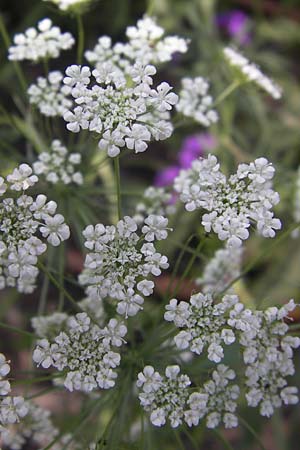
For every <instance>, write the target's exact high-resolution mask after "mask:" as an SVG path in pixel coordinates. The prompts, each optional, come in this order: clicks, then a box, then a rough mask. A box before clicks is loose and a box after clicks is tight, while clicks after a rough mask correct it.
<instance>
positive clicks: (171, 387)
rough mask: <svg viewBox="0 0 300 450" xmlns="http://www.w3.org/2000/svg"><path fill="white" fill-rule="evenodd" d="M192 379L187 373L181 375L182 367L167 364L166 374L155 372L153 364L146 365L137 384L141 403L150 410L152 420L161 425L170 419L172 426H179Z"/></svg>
mask: <svg viewBox="0 0 300 450" xmlns="http://www.w3.org/2000/svg"><path fill="white" fill-rule="evenodd" d="M190 384H191V381H190V379H189V377H188V376H187V375H180V367H179V366H177V365H175V366H167V368H166V370H165V376H164V377H162V376H161V375H160V374H159V373H158V372H155V370H154V368H153V367H152V366H145V367H144V370H143V372H140V373H139V374H138V380H137V386H138V387H139V388H141V389H142V392H141V393H140V394H139V399H140V402H141V405H142V406H143V408H144V409H145V410H146V411H149V412H150V421H151V422H152V424H153V425H155V426H157V427H160V426H162V425H164V424H165V423H166V419H169V420H170V423H171V427H173V428H176V427H178V426H179V425H180V424H181V423H182V420H183V418H184V410H185V406H186V401H187V398H188V391H187V387H188V386H189V385H190Z"/></svg>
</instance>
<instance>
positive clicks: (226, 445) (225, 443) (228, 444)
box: [212, 429, 234, 450]
mask: <svg viewBox="0 0 300 450" xmlns="http://www.w3.org/2000/svg"><path fill="white" fill-rule="evenodd" d="M212 432H213V433H214V434H215V435H216V436H217V437H218V439H220V441H221V442H222V444H223V445H224V448H226V449H227V450H234V449H233V447H232V445H231V444H230V442H229V441H228V440H227V439H225V437H224V436H223V435H222V433H220V431H218V430H214V429H213V430H212Z"/></svg>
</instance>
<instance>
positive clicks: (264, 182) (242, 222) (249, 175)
mask: <svg viewBox="0 0 300 450" xmlns="http://www.w3.org/2000/svg"><path fill="white" fill-rule="evenodd" d="M274 173H275V169H274V167H273V166H272V164H271V163H269V162H268V160H267V159H266V158H258V159H256V160H255V161H254V162H251V163H250V164H239V166H238V170H237V173H236V174H234V175H231V176H230V177H229V178H228V179H227V178H226V176H225V175H224V174H223V173H222V172H221V171H220V165H219V163H218V160H217V158H216V157H215V156H214V155H211V154H210V155H208V157H207V158H199V159H197V160H195V161H194V162H193V164H192V167H191V169H187V170H182V171H181V172H180V174H179V176H178V177H177V178H176V179H175V182H174V188H175V190H176V191H177V192H178V193H179V194H180V199H181V201H182V202H183V203H185V208H186V210H187V211H194V210H196V209H199V208H201V209H204V210H206V211H208V213H207V214H203V216H202V225H203V226H204V228H205V231H206V232H210V231H211V230H213V231H214V232H215V233H217V235H218V238H219V239H220V240H222V241H226V245H227V246H228V247H239V246H241V245H242V241H243V240H246V239H247V238H248V237H249V231H248V228H249V227H250V225H251V224H256V229H257V233H258V234H259V235H261V236H263V237H266V238H273V237H274V236H275V230H279V229H280V228H281V222H280V220H279V219H277V218H274V215H273V212H272V211H271V209H272V207H273V206H274V205H276V204H277V203H278V202H279V194H278V193H277V192H275V191H274V190H273V189H272V178H273V176H274Z"/></svg>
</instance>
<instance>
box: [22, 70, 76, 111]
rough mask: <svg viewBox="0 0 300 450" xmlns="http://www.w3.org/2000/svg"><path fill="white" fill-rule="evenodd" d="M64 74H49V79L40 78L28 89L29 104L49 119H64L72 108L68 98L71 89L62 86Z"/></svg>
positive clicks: (55, 72) (56, 72) (56, 71)
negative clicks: (65, 114)
mask: <svg viewBox="0 0 300 450" xmlns="http://www.w3.org/2000/svg"><path fill="white" fill-rule="evenodd" d="M62 80H63V74H62V73H61V72H59V71H58V70H55V71H53V72H49V75H48V77H47V78H44V77H38V79H37V81H36V84H32V85H30V86H29V88H28V91H27V93H28V95H29V102H30V103H31V104H32V105H36V107H37V108H38V110H39V111H40V112H41V114H43V115H44V116H47V117H62V116H63V115H64V113H65V112H66V111H68V109H69V108H71V106H72V100H71V99H70V98H68V96H69V95H70V92H71V89H70V88H69V86H64V85H63V84H62Z"/></svg>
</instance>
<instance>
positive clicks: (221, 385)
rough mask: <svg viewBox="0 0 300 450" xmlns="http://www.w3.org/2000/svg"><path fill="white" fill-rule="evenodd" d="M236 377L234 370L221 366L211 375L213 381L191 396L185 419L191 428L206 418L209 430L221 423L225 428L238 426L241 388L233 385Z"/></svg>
mask: <svg viewBox="0 0 300 450" xmlns="http://www.w3.org/2000/svg"><path fill="white" fill-rule="evenodd" d="M235 376H236V375H235V373H234V371H233V370H232V369H230V368H229V367H227V366H225V365H224V364H219V365H218V366H217V368H216V369H215V370H214V371H213V373H212V374H211V379H210V380H209V381H207V382H206V383H204V385H203V387H202V388H200V389H199V390H197V391H196V392H193V393H192V394H191V395H190V396H189V398H188V401H187V403H188V406H189V409H187V410H186V411H185V413H184V418H185V421H186V423H187V424H188V425H189V426H190V427H191V426H193V425H194V426H195V425H198V423H199V421H200V419H202V418H203V417H204V416H206V426H207V428H216V427H217V426H218V425H220V423H221V422H223V423H224V425H225V428H234V427H236V426H237V425H238V419H237V416H236V415H235V411H236V408H237V400H238V398H239V394H240V388H239V386H238V385H237V384H233V383H232V380H234V379H235Z"/></svg>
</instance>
